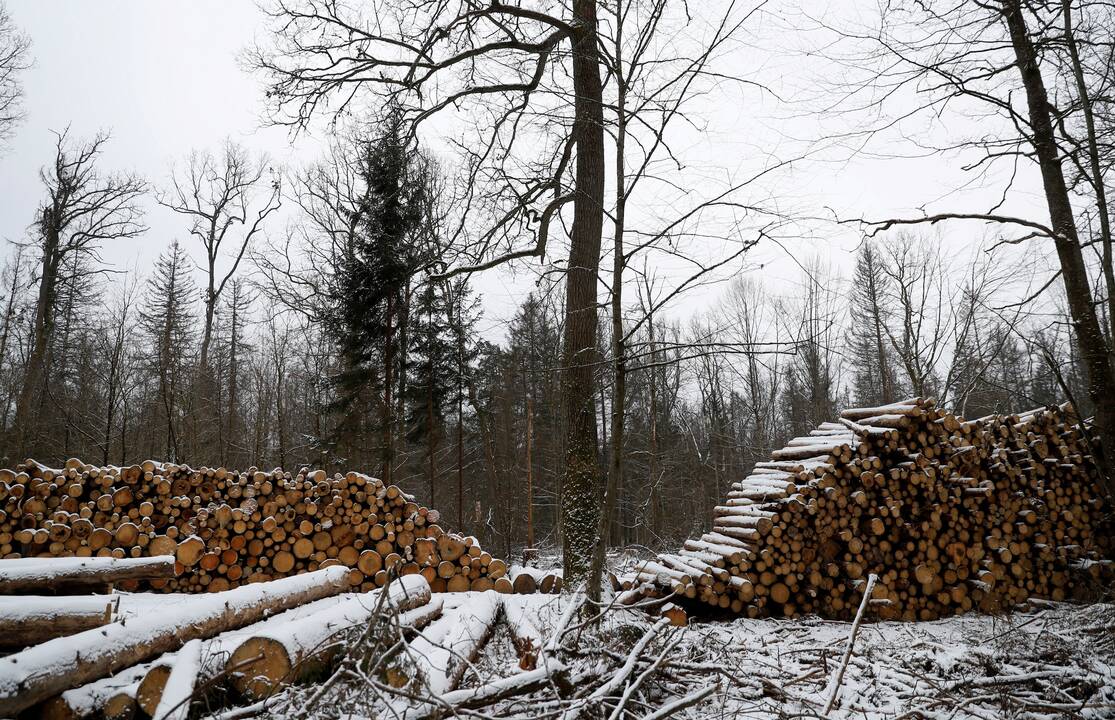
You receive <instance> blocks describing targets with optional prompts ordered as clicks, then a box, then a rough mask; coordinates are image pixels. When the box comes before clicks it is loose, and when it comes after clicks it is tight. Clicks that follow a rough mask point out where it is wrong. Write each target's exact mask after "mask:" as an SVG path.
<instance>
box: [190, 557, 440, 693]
mask: <svg viewBox="0 0 1115 720" xmlns="http://www.w3.org/2000/svg"><path fill="white" fill-rule="evenodd" d="M429 602H430V585H429V583H428V582H426V579H425V578H423V577H422V576H421V575H412V576H407V577H402V578H399V580H398V581H397V582H393V583H391V584H390V585H388V586H387V587H386V588H384V589H383V590H380V591H374V592H371V593H367V594H364V595H357V596H356V597H353V598H350V599H348V600H345V601H344V602H341V603H338V604H335V605H333V606H331V607H328V608H325V609H323V610H320V611H318V612H316V613H314V614H312V615H310V616H308V617H305V618H302V619H299V620H295V621H293V622H284V623H271V624H269V627H265V628H260V629H258V630H255V631H252V632H249V633H246V636H245V637H244V638H243V640H242V642H240V643H238V644H237V645H236V648H235V649H234V650H233V651H232V653H231V654H230V655H229V657H228V661H227V662H226V663H225V671H226V674H228V675H229V676H231V677H232V678H233V681H232V684H233V686H234V687H235V688H236V689H237V691H239V692H240V693H241V694H242V695H244V696H246V697H249V698H253V699H259V698H264V697H267V696H268V695H270V694H271V692H273V691H274V690H275V689H277V688H278V687H279V686H280V685H281V684H283V683H289V682H293V681H296V680H298V677H297V675H296V673H295V670H296V669H297V672H298V674H305V673H309V672H312V671H313V670H315V669H316V668H318V667H321V666H323V665H325V664H327V662H328V660H329V656H330V652H331V650H332V649H333V648H334V647H335V644H331V641H334V640H338V639H343V638H340V637H339V636H340V634H341V633H343V632H344V631H346V630H348V629H350V628H353V627H356V626H358V625H366V624H367V623H368V620H369V619H370V618H371V617H372V616H373V615H375V614H377V613H380V612H383V611H385V610H388V609H389V610H390V611H391V612H392V613H402V612H406V611H408V610H414V609H415V608H419V607H422V606H424V605H426V604H427V603H429ZM172 675H173V673H172Z"/></svg>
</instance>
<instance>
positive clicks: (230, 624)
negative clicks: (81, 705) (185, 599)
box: [0, 566, 348, 717]
mask: <svg viewBox="0 0 1115 720" xmlns="http://www.w3.org/2000/svg"><path fill="white" fill-rule="evenodd" d="M347 577H348V571H347V569H346V568H344V567H339V566H338V567H331V568H326V569H325V570H319V571H316V572H312V573H307V574H305V575H296V576H294V577H288V578H283V579H281V580H275V581H273V582H268V583H258V584H253V585H246V586H244V587H240V588H236V589H235V590H229V591H226V592H222V593H214V594H211V595H206V596H202V597H198V598H196V599H195V600H192V601H191V602H190V603H188V604H184V605H182V606H177V607H174V608H172V609H169V610H167V611H166V612H163V613H152V614H150V615H147V616H144V617H140V618H133V619H132V620H130V621H128V622H127V623H113V624H111V625H106V626H105V627H102V628H96V629H93V630H86V631H85V632H82V633H78V634H77V635H72V636H70V637H65V638H56V639H54V640H51V641H49V642H45V643H43V644H41V645H36V646H35V647H32V648H28V649H27V650H24V651H22V652H19V653H16V654H15V655H10V656H8V657H6V658H3V659H2V660H0V717H9V716H13V715H16V714H18V713H20V712H22V711H23V710H26V709H27V708H29V707H31V706H33V705H35V704H36V703H39V702H42V701H43V700H46V699H47V698H49V697H51V696H52V695H57V694H58V693H60V692H62V691H64V690H68V689H69V688H73V687H77V686H79V685H82V684H84V683H88V682H90V681H92V680H96V679H98V678H102V677H105V676H106V675H109V674H111V673H113V672H115V671H117V670H119V669H121V668H125V667H128V666H130V665H134V664H136V663H139V662H143V661H144V660H147V659H148V658H151V657H154V656H155V655H157V654H159V653H162V652H166V651H168V650H173V649H175V648H177V647H179V646H180V645H181V644H182V643H184V642H186V641H189V640H192V639H194V638H205V637H211V636H212V635H215V634H217V633H219V632H222V631H225V630H231V629H233V628H236V627H240V626H243V625H247V624H248V623H251V622H254V621H256V620H258V619H260V618H261V617H263V616H265V615H267V614H270V613H274V612H281V611H283V610H286V609H287V608H290V607H293V606H295V605H301V604H303V603H307V602H310V601H312V600H317V599H320V598H322V597H326V596H329V595H335V594H337V593H339V592H341V591H343V590H344V589H345V587H346V585H347Z"/></svg>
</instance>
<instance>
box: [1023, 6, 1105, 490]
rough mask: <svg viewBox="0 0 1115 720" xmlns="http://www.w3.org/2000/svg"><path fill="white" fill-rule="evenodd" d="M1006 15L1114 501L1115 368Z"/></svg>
mask: <svg viewBox="0 0 1115 720" xmlns="http://www.w3.org/2000/svg"><path fill="white" fill-rule="evenodd" d="M1002 7H1003V9H1002V14H1003V18H1004V20H1005V22H1006V25H1007V29H1008V31H1009V32H1010V39H1011V45H1012V46H1013V48H1014V54H1015V58H1016V61H1017V62H1016V64H1017V66H1018V71H1019V73H1020V74H1021V76H1022V85H1023V87H1024V88H1025V90H1026V106H1027V111H1028V114H1029V118H1030V132H1031V136H1030V142H1031V144H1032V145H1033V148H1034V155H1035V156H1036V158H1037V161H1038V167H1039V168H1040V169H1041V177H1042V185H1043V187H1044V190H1045V200H1046V204H1047V205H1048V207H1049V220H1050V223H1051V224H1052V226H1053V230H1054V232H1055V233H1056V236H1055V237H1054V238H1053V242H1054V246H1055V247H1056V250H1057V257H1058V259H1059V260H1060V264H1061V277H1062V278H1063V280H1064V283H1065V296H1066V298H1067V299H1068V304H1069V313H1070V315H1071V317H1072V321H1073V323H1072V324H1073V329H1074V331H1075V333H1076V341H1077V343H1078V345H1079V346H1080V353H1081V355H1082V356H1083V360H1084V368H1085V371H1086V374H1087V380H1088V395H1089V397H1090V398H1091V400H1092V403H1093V404H1094V406H1095V419H1094V423H1095V430H1096V436H1097V438H1098V439H1099V444H1100V451H1101V456H1102V457H1100V458H1097V461H1098V464H1099V466H1100V468H1101V469H1102V471H1103V475H1104V476H1105V477H1104V490H1105V491H1106V492H1107V495H1108V496H1109V497H1112V498H1115V468H1113V461H1115V402H1111V392H1112V391H1115V369H1113V368H1112V363H1111V356H1110V354H1109V352H1108V347H1107V342H1106V339H1105V338H1104V335H1103V331H1102V330H1101V328H1100V323H1099V317H1098V316H1097V314H1096V308H1095V304H1094V303H1093V302H1092V289H1091V286H1090V282H1089V279H1088V268H1087V265H1086V264H1085V262H1084V254H1083V251H1082V250H1081V248H1080V239H1079V236H1078V234H1077V230H1076V219H1075V217H1074V216H1073V211H1072V202H1071V200H1070V198H1069V191H1068V187H1067V184H1066V182H1065V175H1064V168H1063V167H1062V166H1061V158H1060V156H1059V154H1058V150H1057V139H1056V135H1055V134H1054V130H1053V122H1052V118H1051V114H1050V108H1049V98H1048V95H1047V93H1046V89H1045V81H1044V79H1043V78H1042V75H1041V68H1040V66H1039V65H1038V58H1037V52H1036V50H1035V48H1034V45H1033V41H1032V40H1031V39H1030V35H1029V31H1028V30H1027V27H1026V19H1025V17H1024V16H1023V14H1022V7H1021V3H1020V2H1019V0H1003V5H1002Z"/></svg>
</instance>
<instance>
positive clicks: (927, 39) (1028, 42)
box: [842, 0, 1115, 497]
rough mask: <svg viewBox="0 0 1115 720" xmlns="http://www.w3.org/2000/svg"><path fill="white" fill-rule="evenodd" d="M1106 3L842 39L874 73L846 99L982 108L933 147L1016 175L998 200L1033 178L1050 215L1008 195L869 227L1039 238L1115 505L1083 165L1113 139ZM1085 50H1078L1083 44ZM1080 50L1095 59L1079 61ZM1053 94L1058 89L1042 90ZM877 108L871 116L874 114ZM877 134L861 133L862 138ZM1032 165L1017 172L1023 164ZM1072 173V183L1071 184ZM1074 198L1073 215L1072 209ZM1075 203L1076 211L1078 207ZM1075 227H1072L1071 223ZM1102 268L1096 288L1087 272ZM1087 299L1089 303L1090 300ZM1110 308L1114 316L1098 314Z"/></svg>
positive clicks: (936, 9) (1109, 380)
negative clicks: (1013, 208)
mask: <svg viewBox="0 0 1115 720" xmlns="http://www.w3.org/2000/svg"><path fill="white" fill-rule="evenodd" d="M1112 19H1113V12H1112V8H1111V7H1110V3H1107V2H1099V1H1097V2H1091V1H1090V0H1080V1H1079V2H1041V3H1030V2H1022V1H1021V0H991V1H989V2H979V3H950V2H936V1H934V2H922V1H921V0H904V1H903V2H896V3H888V4H887V5H886V6H885V7H884V9H883V11H882V15H881V18H880V23H879V26H878V27H876V28H871V29H870V30H868V31H867V32H864V30H863V29H861V28H857V29H855V30H853V31H851V32H849V33H848V34H847V36H848V38H850V39H851V41H852V42H855V43H857V44H859V43H862V42H864V41H865V39H869V40H868V42H872V43H874V44H875V47H876V52H877V56H878V57H877V59H878V61H879V64H878V65H876V66H873V67H872V68H871V69H870V72H869V73H868V75H867V77H865V78H863V79H862V82H859V81H856V80H854V79H853V80H850V79H849V78H848V77H847V76H845V77H844V78H842V81H843V82H850V83H851V84H852V85H853V89H852V92H859V91H860V90H862V89H864V88H866V87H869V88H871V89H872V92H873V93H874V97H879V98H884V100H882V101H880V102H881V103H886V102H894V101H898V100H900V99H902V98H908V97H909V94H908V92H907V91H913V92H917V93H918V97H919V101H918V102H919V107H920V108H921V109H923V110H925V111H927V112H928V113H931V114H933V115H937V114H938V113H940V112H941V111H942V110H943V109H944V108H946V107H948V108H956V109H957V110H958V111H959V112H964V113H979V114H980V115H981V116H982V117H981V123H982V125H981V128H982V131H981V132H980V133H978V134H975V135H963V136H958V135H956V134H955V133H950V132H949V129H948V128H943V131H944V133H945V134H946V135H947V136H948V137H946V139H945V140H943V141H942V142H939V143H935V146H937V147H940V146H944V147H947V148H949V149H952V150H955V151H958V152H965V153H969V154H970V162H968V163H966V167H968V168H970V169H972V170H975V171H976V172H979V173H983V174H985V176H986V174H987V173H988V171H989V169H990V168H992V167H993V166H994V165H995V164H997V163H1000V162H1006V163H1009V164H1011V165H1012V166H1013V167H1012V169H1011V170H1010V172H1009V177H1010V178H1011V180H1010V181H1009V182H1010V184H1008V185H1006V186H1005V187H1003V188H1002V197H1003V198H1004V200H1005V199H1006V198H1007V196H1008V195H1009V192H1010V190H1011V189H1012V186H1013V182H1014V179H1015V178H1017V177H1019V175H1020V171H1019V168H1020V167H1026V168H1027V169H1029V170H1031V171H1032V172H1033V173H1034V175H1035V176H1036V178H1039V179H1040V183H1041V188H1042V192H1043V194H1044V197H1045V215H1047V217H1048V220H1046V219H1043V218H1038V217H1033V216H1028V215H1026V214H1024V213H1019V214H1011V213H1010V212H1009V211H1007V210H1005V209H1004V200H997V201H996V202H995V203H994V204H993V205H991V206H990V207H988V208H987V209H985V210H982V211H981V209H979V208H977V209H975V210H974V211H970V210H968V209H964V210H957V211H950V210H949V209H945V210H943V211H934V212H926V213H925V214H924V215H922V216H920V217H910V218H891V219H887V220H884V221H881V222H876V223H872V224H873V225H874V226H875V228H876V231H881V230H884V229H887V228H891V227H895V226H898V225H909V224H917V223H938V222H946V221H954V220H970V221H980V222H984V223H991V224H994V225H995V226H997V227H998V228H999V229H1000V230H1001V232H1002V233H1003V235H1004V239H1005V240H1006V241H1008V242H1009V243H1010V244H1013V245H1017V244H1020V243H1022V242H1025V241H1030V240H1035V239H1036V240H1042V241H1045V242H1047V243H1048V244H1049V245H1050V246H1051V247H1052V249H1053V250H1054V251H1055V254H1056V257H1057V262H1056V266H1057V269H1056V272H1055V274H1054V275H1053V276H1052V277H1051V278H1050V279H1049V281H1048V282H1046V283H1044V284H1043V285H1042V287H1041V289H1040V291H1039V293H1038V295H1040V294H1041V293H1042V292H1045V291H1047V290H1048V288H1049V287H1050V286H1051V285H1052V284H1053V283H1054V281H1056V280H1057V279H1058V278H1059V279H1060V281H1061V283H1062V284H1063V287H1064V293H1065V298H1066V301H1067V306H1068V312H1069V315H1070V318H1071V322H1072V327H1073V331H1074V333H1075V336H1076V344H1077V346H1078V347H1079V350H1080V356H1081V360H1082V363H1083V366H1084V368H1085V370H1086V376H1087V381H1088V392H1087V395H1088V397H1089V400H1090V401H1091V404H1092V405H1093V406H1094V409H1095V417H1094V426H1095V437H1096V439H1097V441H1098V444H1099V448H1100V450H1101V453H1100V455H1101V467H1102V468H1103V470H1104V473H1103V474H1104V476H1105V480H1104V483H1105V490H1106V492H1107V494H1108V495H1109V496H1112V497H1115V403H1112V402H1110V398H1111V394H1112V392H1115V347H1113V345H1112V342H1113V341H1112V339H1111V338H1109V337H1108V336H1107V334H1106V333H1105V332H1104V328H1103V327H1102V324H1101V321H1100V310H1099V308H1100V307H1103V305H1105V304H1106V303H1109V302H1112V301H1115V293H1113V292H1112V290H1113V288H1115V270H1112V268H1111V266H1112V263H1113V262H1115V259H1113V257H1112V253H1111V251H1110V240H1109V237H1110V218H1109V217H1107V213H1108V212H1109V210H1108V208H1107V205H1106V187H1105V185H1106V183H1105V182H1104V180H1103V178H1102V168H1101V172H1100V173H1099V176H1097V174H1096V172H1095V170H1096V166H1095V164H1094V163H1093V162H1092V158H1093V157H1095V156H1096V154H1097V151H1098V150H1099V148H1100V147H1102V146H1104V143H1105V138H1106V142H1108V143H1109V142H1110V134H1109V131H1110V126H1108V127H1107V128H1106V129H1105V128H1104V127H1103V126H1102V125H1101V124H1099V123H1097V122H1096V120H1097V114H1096V113H1095V108H1096V104H1097V101H1098V102H1100V103H1103V102H1105V100H1104V99H1105V98H1108V97H1109V95H1110V88H1111V77H1110V59H1109V58H1110V54H1109V53H1110V50H1109V47H1110V33H1109V32H1106V31H1105V30H1104V28H1109V27H1110V25H1111V21H1112ZM1082 41H1083V42H1082ZM1082 49H1084V50H1086V51H1087V52H1088V53H1089V57H1091V58H1092V59H1093V60H1094V62H1084V61H1083V59H1082V58H1081V51H1082ZM1050 88H1052V89H1053V90H1054V92H1052V93H1051V92H1050ZM878 109H879V108H878V107H874V108H872V109H871V111H872V112H873V113H875V112H878ZM896 114H900V115H901V116H902V117H909V116H910V115H911V114H913V115H918V113H911V112H910V111H909V107H908V106H907V107H905V108H902V109H896V112H895V113H883V115H884V117H885V120H884V121H883V122H884V123H886V124H888V125H889V124H891V123H892V122H893V121H894V117H895V116H896ZM875 129H877V128H871V129H869V130H868V132H871V131H872V130H875ZM1024 162H1025V163H1027V164H1028V165H1020V163H1024ZM1077 178H1079V179H1080V180H1081V181H1080V182H1075V180H1076V179H1077ZM1074 200H1075V201H1076V202H1077V204H1078V205H1077V208H1076V209H1074ZM1081 207H1083V208H1085V210H1084V211H1083V215H1082V216H1079V217H1078V211H1079V210H1080V208H1081ZM1098 214H1102V215H1104V216H1105V220H1104V222H1097V223H1096V225H1097V226H1098V232H1097V233H1095V235H1096V237H1095V238H1094V241H1095V246H1097V247H1099V248H1100V250H1101V252H1100V253H1097V255H1098V257H1097V258H1096V259H1095V260H1094V261H1093V260H1092V259H1091V258H1089V257H1086V255H1085V246H1086V245H1088V246H1090V245H1091V244H1092V242H1093V238H1091V237H1089V235H1091V234H1092V232H1091V228H1089V227H1088V225H1086V224H1082V221H1083V220H1085V219H1086V218H1094V217H1095V216H1096V215H1098ZM1082 227H1083V228H1085V230H1084V231H1082V229H1081V228H1082ZM1097 264H1098V266H1099V270H1100V272H1098V273H1096V275H1097V278H1096V281H1097V282H1098V283H1099V284H1100V287H1101V288H1103V285H1107V287H1106V288H1104V289H1103V290H1101V292H1099V293H1095V292H1093V277H1092V272H1091V271H1090V267H1089V266H1090V265H1092V267H1095V265H1097ZM1097 298H1098V299H1099V302H1097ZM1107 311H1108V312H1109V313H1110V308H1108V310H1107Z"/></svg>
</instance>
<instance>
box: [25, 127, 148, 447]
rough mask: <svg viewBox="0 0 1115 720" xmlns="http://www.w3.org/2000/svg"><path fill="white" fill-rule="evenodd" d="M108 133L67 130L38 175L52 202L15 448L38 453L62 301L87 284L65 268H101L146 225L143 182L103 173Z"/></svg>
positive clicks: (40, 226) (38, 230)
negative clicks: (103, 252)
mask: <svg viewBox="0 0 1115 720" xmlns="http://www.w3.org/2000/svg"><path fill="white" fill-rule="evenodd" d="M106 142H108V136H107V135H103V134H101V135H97V136H95V137H94V138H93V139H92V140H89V141H87V142H71V140H70V138H69V135H68V133H67V132H63V133H59V134H57V135H56V142H55V148H54V149H55V153H54V161H53V162H52V163H51V164H50V165H48V166H46V167H44V168H43V169H42V170H41V171H40V173H39V177H40V178H41V179H42V182H43V185H44V186H45V188H46V193H47V198H46V201H45V202H44V203H43V205H42V206H41V207H40V208H39V212H38V218H37V219H36V221H35V223H34V224H33V225H32V228H31V233H32V240H31V241H30V243H31V245H33V246H34V248H35V250H36V251H37V252H38V253H39V260H38V268H37V275H38V293H37V296H36V298H35V306H34V323H33V326H32V330H31V331H32V341H31V351H30V355H29V356H28V361H27V368H26V372H25V373H24V377H23V385H22V389H21V390H20V393H19V399H18V401H17V403H16V412H15V422H14V429H15V432H16V433H17V438H16V442H15V444H16V445H17V446H18V447H22V448H23V449H24V451H25V454H27V453H29V452H32V451H34V450H35V449H36V448H35V441H36V434H37V432H38V429H37V426H38V418H39V412H40V408H41V403H42V402H43V399H44V397H45V390H46V388H44V387H43V381H44V378H45V369H46V367H47V366H48V361H49V358H48V357H47V353H48V349H49V347H50V344H51V341H52V340H53V339H54V331H55V324H56V320H57V312H58V302H59V299H60V298H61V297H62V296H63V294H64V291H65V289H66V286H67V285H69V284H72V283H74V282H79V281H80V280H81V278H79V277H76V276H74V275H72V274H68V273H67V271H66V269H67V268H74V267H85V266H87V265H88V263H90V262H94V263H95V262H97V261H98V257H97V251H98V250H99V249H100V247H101V245H102V243H104V242H105V241H112V240H120V239H124V238H130V237H135V236H136V235H139V234H140V233H141V232H142V231H143V230H144V228H143V226H142V225H141V224H140V217H141V215H140V209H139V199H140V196H141V195H142V194H143V192H144V190H145V185H144V183H143V182H142V181H141V180H140V179H139V178H137V177H135V176H133V175H125V174H104V173H103V172H102V171H101V170H100V168H98V167H97V163H98V161H99V159H100V156H101V152H102V150H103V148H104V145H105V143H106Z"/></svg>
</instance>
